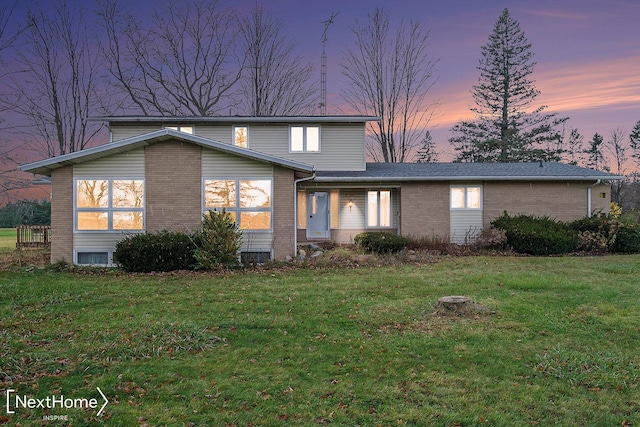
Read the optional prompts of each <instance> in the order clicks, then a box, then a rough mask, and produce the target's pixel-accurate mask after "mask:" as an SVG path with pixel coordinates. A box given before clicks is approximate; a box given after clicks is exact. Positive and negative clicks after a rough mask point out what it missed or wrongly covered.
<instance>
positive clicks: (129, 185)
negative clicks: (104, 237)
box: [74, 179, 144, 231]
mask: <svg viewBox="0 0 640 427" xmlns="http://www.w3.org/2000/svg"><path fill="white" fill-rule="evenodd" d="M74 212H75V218H74V219H75V229H76V231H133V230H144V180H142V179H76V185H75V197H74Z"/></svg>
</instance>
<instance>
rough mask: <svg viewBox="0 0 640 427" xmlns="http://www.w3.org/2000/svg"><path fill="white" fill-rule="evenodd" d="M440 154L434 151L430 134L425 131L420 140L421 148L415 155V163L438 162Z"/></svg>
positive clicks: (434, 146) (434, 145) (434, 147)
mask: <svg viewBox="0 0 640 427" xmlns="http://www.w3.org/2000/svg"><path fill="white" fill-rule="evenodd" d="M439 155H440V153H438V152H437V151H436V144H435V143H434V142H433V137H432V136H431V132H429V131H427V132H426V133H425V135H424V138H423V139H422V147H420V149H419V150H418V153H417V154H416V157H417V160H416V162H417V163H433V162H437V161H438V156H439Z"/></svg>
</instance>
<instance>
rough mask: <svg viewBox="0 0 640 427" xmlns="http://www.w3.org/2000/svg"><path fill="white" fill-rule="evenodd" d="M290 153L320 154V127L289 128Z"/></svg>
mask: <svg viewBox="0 0 640 427" xmlns="http://www.w3.org/2000/svg"><path fill="white" fill-rule="evenodd" d="M289 151H290V152H291V153H318V152H320V127H319V126H291V127H290V128H289Z"/></svg>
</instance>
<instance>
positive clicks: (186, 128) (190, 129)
mask: <svg viewBox="0 0 640 427" xmlns="http://www.w3.org/2000/svg"><path fill="white" fill-rule="evenodd" d="M164 128H165V129H173V130H177V131H178V132H184V133H189V134H191V135H193V126H182V125H181V126H165V127H164Z"/></svg>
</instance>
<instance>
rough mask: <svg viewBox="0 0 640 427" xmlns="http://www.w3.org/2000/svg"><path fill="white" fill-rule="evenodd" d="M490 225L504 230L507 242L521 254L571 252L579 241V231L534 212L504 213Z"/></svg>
mask: <svg viewBox="0 0 640 427" xmlns="http://www.w3.org/2000/svg"><path fill="white" fill-rule="evenodd" d="M491 226H492V227H494V228H497V229H500V230H503V231H504V232H505V234H506V236H507V244H508V245H509V246H511V248H512V249H513V250H514V251H516V252H519V253H524V254H530V255H557V254H563V253H567V252H572V251H574V250H575V249H576V247H577V244H578V233H577V232H576V231H575V230H572V229H571V228H569V226H568V225H567V224H565V223H563V222H561V221H557V220H555V219H552V218H549V217H538V216H532V215H516V216H513V217H512V216H509V214H507V212H504V213H503V214H502V216H500V217H498V218H496V219H494V220H493V221H491Z"/></svg>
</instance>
